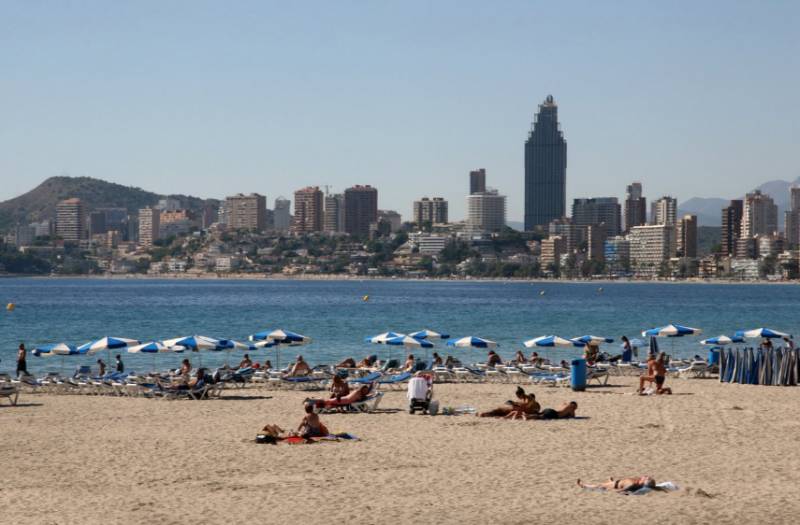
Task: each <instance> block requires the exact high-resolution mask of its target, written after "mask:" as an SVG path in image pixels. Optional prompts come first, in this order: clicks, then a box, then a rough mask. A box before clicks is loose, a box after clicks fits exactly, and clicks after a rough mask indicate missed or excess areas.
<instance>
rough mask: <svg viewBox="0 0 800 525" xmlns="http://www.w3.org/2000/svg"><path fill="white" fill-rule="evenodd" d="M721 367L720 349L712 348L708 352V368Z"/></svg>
mask: <svg viewBox="0 0 800 525" xmlns="http://www.w3.org/2000/svg"><path fill="white" fill-rule="evenodd" d="M711 365H719V349H718V348H712V349H711V350H709V351H708V366H711Z"/></svg>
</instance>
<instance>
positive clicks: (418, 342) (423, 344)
mask: <svg viewBox="0 0 800 525" xmlns="http://www.w3.org/2000/svg"><path fill="white" fill-rule="evenodd" d="M386 344H387V345H392V346H401V345H402V346H405V347H406V348H424V349H425V361H427V360H428V348H433V343H431V342H429V341H425V340H424V339H417V338H415V337H411V336H410V335H404V336H402V337H392V338H391V339H387V340H386Z"/></svg>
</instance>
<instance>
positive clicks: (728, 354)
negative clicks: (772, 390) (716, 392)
mask: <svg viewBox="0 0 800 525" xmlns="http://www.w3.org/2000/svg"><path fill="white" fill-rule="evenodd" d="M798 379H800V350H797V349H788V348H768V349H764V348H758V349H753V348H743V349H736V350H734V349H727V350H723V351H721V352H720V373H719V380H720V381H721V382H723V383H739V384H744V385H769V386H797V383H798Z"/></svg>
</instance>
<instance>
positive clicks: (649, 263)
mask: <svg viewBox="0 0 800 525" xmlns="http://www.w3.org/2000/svg"><path fill="white" fill-rule="evenodd" d="M628 240H629V241H630V258H631V265H632V266H634V267H635V268H636V270H637V272H639V273H642V274H650V275H654V274H656V273H657V272H658V269H659V266H660V265H661V263H662V262H664V261H667V260H669V259H670V258H671V257H672V256H673V255H674V249H673V247H674V246H675V227H674V226H670V225H668V224H651V225H647V226H634V227H633V228H631V232H630V234H628Z"/></svg>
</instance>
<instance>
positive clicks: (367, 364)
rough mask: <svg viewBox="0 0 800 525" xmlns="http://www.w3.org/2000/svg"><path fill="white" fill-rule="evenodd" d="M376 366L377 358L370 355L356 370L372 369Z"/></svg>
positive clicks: (359, 363) (360, 362)
mask: <svg viewBox="0 0 800 525" xmlns="http://www.w3.org/2000/svg"><path fill="white" fill-rule="evenodd" d="M374 364H375V357H374V356H371V355H368V356H367V357H365V358H364V359H362V360H361V361H359V362H358V364H357V365H356V366H355V367H354V368H372V366H373V365H374Z"/></svg>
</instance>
